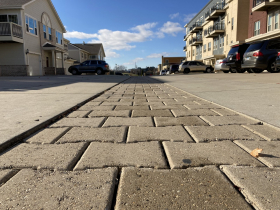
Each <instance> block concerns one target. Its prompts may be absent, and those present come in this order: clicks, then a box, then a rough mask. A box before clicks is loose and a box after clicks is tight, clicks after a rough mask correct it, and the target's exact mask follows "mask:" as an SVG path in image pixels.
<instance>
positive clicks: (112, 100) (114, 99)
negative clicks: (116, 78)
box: [103, 98, 121, 102]
mask: <svg viewBox="0 0 280 210" xmlns="http://www.w3.org/2000/svg"><path fill="white" fill-rule="evenodd" d="M120 100H121V98H108V99H106V100H103V101H106V102H119V101H120Z"/></svg>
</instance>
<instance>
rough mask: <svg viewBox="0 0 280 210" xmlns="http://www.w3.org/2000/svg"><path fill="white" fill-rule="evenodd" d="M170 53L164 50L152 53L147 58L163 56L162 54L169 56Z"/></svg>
mask: <svg viewBox="0 0 280 210" xmlns="http://www.w3.org/2000/svg"><path fill="white" fill-rule="evenodd" d="M168 55H169V53H167V52H163V53H153V54H151V55H148V56H147V58H161V56H168Z"/></svg>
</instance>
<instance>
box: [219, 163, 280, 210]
mask: <svg viewBox="0 0 280 210" xmlns="http://www.w3.org/2000/svg"><path fill="white" fill-rule="evenodd" d="M222 170H223V171H224V173H225V174H226V175H227V176H228V177H229V179H230V180H231V181H232V182H233V183H234V184H235V185H236V186H238V187H239V189H240V190H241V193H242V194H243V195H244V196H245V198H246V200H248V201H249V202H250V203H251V204H252V205H253V206H254V207H255V209H259V210H268V209H275V210H276V209H279V206H280V199H279V197H280V191H279V186H280V169H279V168H277V169H276V168H275V169H271V168H251V167H236V166H222Z"/></svg>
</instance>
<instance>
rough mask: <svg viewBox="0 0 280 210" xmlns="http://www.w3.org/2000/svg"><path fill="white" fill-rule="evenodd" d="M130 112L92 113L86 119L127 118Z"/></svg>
mask: <svg viewBox="0 0 280 210" xmlns="http://www.w3.org/2000/svg"><path fill="white" fill-rule="evenodd" d="M130 112H131V111H130V110H119V111H93V112H92V113H90V114H89V115H88V117H129V116H130Z"/></svg>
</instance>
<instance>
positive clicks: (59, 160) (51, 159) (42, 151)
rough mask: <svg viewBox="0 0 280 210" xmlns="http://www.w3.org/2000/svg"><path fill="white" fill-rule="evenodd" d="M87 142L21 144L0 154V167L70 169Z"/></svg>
mask: <svg viewBox="0 0 280 210" xmlns="http://www.w3.org/2000/svg"><path fill="white" fill-rule="evenodd" d="M85 147H86V143H76V144H45V145H38V144H25V143H23V144H19V145H18V146H16V147H14V148H13V149H11V150H10V151H8V152H6V153H4V154H2V155H1V156H0V168H35V169H41V168H43V169H44V168H48V169H58V170H69V169H71V167H72V166H73V164H74V163H75V161H77V160H78V158H79V156H80V155H81V153H82V152H83V151H84V149H85Z"/></svg>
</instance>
